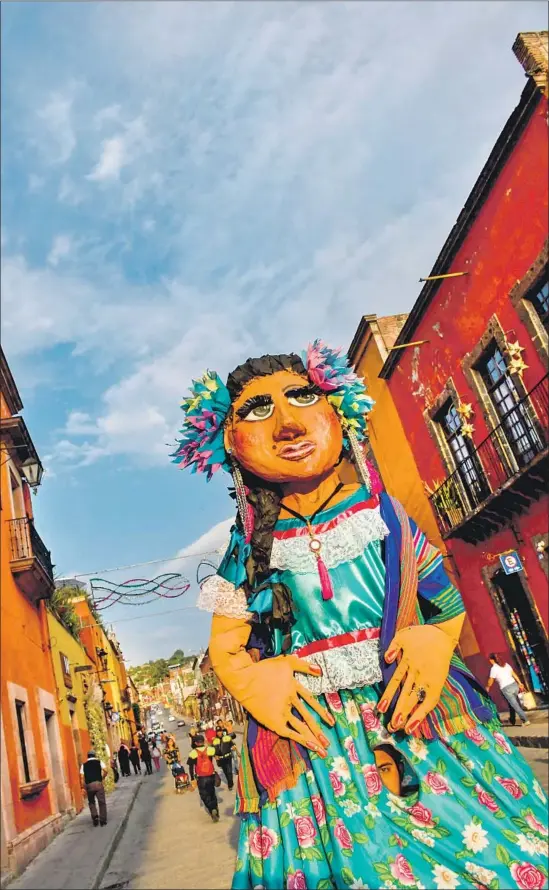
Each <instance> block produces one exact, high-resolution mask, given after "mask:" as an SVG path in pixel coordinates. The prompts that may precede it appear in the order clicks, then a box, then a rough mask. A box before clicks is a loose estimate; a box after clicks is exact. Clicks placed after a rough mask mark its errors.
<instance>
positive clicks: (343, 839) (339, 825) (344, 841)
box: [334, 819, 353, 850]
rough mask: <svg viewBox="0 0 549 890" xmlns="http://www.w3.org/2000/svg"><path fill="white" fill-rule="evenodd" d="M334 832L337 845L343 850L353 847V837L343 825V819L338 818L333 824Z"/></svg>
mask: <svg viewBox="0 0 549 890" xmlns="http://www.w3.org/2000/svg"><path fill="white" fill-rule="evenodd" d="M334 834H335V836H336V838H337V840H338V842H339V846H340V847H343V849H344V850H352V849H353V839H352V837H351V834H350V832H349V830H348V828H347V827H346V826H345V823H344V822H343V819H338V820H337V822H336V824H335V826H334Z"/></svg>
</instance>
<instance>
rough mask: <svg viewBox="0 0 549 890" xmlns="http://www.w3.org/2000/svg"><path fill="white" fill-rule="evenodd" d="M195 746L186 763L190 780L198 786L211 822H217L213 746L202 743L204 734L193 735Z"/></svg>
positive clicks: (217, 810) (217, 808) (217, 806)
mask: <svg viewBox="0 0 549 890" xmlns="http://www.w3.org/2000/svg"><path fill="white" fill-rule="evenodd" d="M195 745H196V746H195V747H194V748H192V750H191V751H190V753H189V757H188V760H187V765H188V767H189V773H190V775H191V781H192V783H193V785H194V786H195V787H198V793H199V795H200V800H201V801H202V803H203V804H204V806H205V807H206V810H207V811H208V813H209V814H210V816H211V818H212V821H213V822H219V805H218V802H217V795H216V793H215V787H216V779H217V782H219V779H218V777H217V774H216V771H215V767H214V757H215V748H212V747H210V746H209V745H208V743H207V742H206V744H204V736H203V735H197V736H195Z"/></svg>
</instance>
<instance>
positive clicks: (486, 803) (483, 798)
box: [475, 785, 499, 813]
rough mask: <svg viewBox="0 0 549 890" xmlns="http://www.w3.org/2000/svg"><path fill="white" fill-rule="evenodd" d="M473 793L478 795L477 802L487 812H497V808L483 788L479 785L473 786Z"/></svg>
mask: <svg viewBox="0 0 549 890" xmlns="http://www.w3.org/2000/svg"><path fill="white" fill-rule="evenodd" d="M475 791H476V792H477V795H478V802H479V803H481V804H482V806H483V807H486V809H487V810H490V812H491V813H495V812H497V810H499V807H498V805H497V803H496V801H495V800H494V798H493V797H492V795H491V794H488V792H487V791H485V790H484V788H481V787H480V785H475Z"/></svg>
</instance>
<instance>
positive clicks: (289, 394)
mask: <svg viewBox="0 0 549 890" xmlns="http://www.w3.org/2000/svg"><path fill="white" fill-rule="evenodd" d="M284 395H285V396H286V398H287V399H288V398H295V397H296V396H309V395H315V396H322V395H324V393H323V391H322V390H321V389H320V387H319V386H317V385H316V383H309V384H308V385H307V386H296V388H295V389H288V390H286V392H285V393H284Z"/></svg>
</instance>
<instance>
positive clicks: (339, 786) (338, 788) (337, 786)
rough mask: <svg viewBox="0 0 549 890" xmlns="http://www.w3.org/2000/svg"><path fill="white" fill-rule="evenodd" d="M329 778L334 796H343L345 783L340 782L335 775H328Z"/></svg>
mask: <svg viewBox="0 0 549 890" xmlns="http://www.w3.org/2000/svg"><path fill="white" fill-rule="evenodd" d="M329 776H330V782H331V783H332V788H333V789H334V794H335V796H336V797H341V795H342V794H345V782H342V781H341V779H340V778H339V776H338V774H337V773H329Z"/></svg>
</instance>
